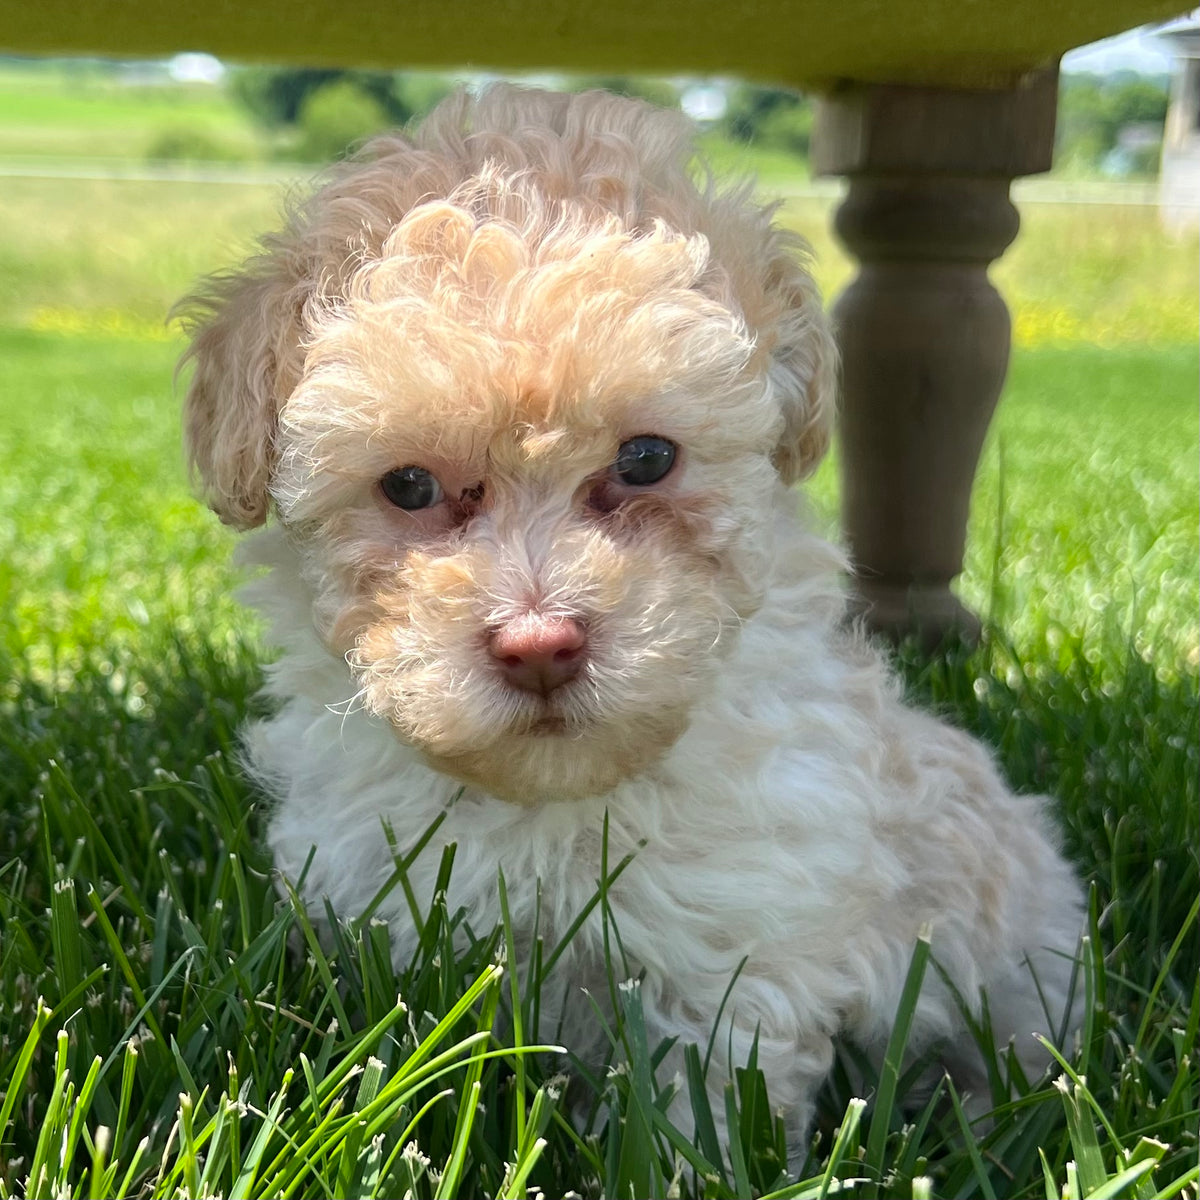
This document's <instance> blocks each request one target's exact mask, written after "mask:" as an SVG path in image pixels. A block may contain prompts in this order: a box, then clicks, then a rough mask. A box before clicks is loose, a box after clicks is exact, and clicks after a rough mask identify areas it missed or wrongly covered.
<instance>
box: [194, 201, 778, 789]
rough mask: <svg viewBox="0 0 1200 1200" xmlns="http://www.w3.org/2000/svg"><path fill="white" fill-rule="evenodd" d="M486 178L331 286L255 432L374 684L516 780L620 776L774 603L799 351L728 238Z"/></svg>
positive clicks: (331, 644)
mask: <svg viewBox="0 0 1200 1200" xmlns="http://www.w3.org/2000/svg"><path fill="white" fill-rule="evenodd" d="M468 192H470V194H469V195H468V194H467V193H464V192H462V191H461V189H460V192H459V193H458V194H457V195H453V194H452V195H451V197H450V199H448V200H445V201H426V202H424V203H420V204H417V205H415V206H413V207H412V208H410V209H409V210H408V211H407V212H405V213H404V214H403V215H402V216H400V217H399V218H398V219H397V220H396V221H395V222H394V223H392V224H391V227H390V228H389V229H388V231H387V233H386V236H384V237H383V238H382V240H381V241H380V243H379V244H378V245H377V246H376V247H374V248H373V249H372V251H371V252H370V253H369V254H363V255H361V256H360V258H359V260H358V261H356V262H355V263H354V265H353V266H352V268H350V269H347V270H345V271H344V272H343V275H342V277H341V279H340V280H339V282H338V285H337V287H336V288H332V289H328V290H326V291H325V292H324V293H323V294H321V295H320V296H319V297H315V298H314V294H313V293H309V294H308V295H306V296H305V297H304V304H303V309H302V315H301V317H300V330H299V334H298V335H297V333H296V332H295V331H292V332H291V333H290V334H288V335H287V336H288V337H289V338H290V339H291V340H290V342H289V343H288V344H286V345H280V344H278V343H277V344H276V346H275V348H274V349H273V351H272V362H273V366H274V369H275V372H276V380H277V381H278V380H279V379H281V378H282V377H283V376H284V375H285V369H284V364H283V363H282V362H281V359H282V358H283V356H284V355H285V354H287V353H288V352H289V347H290V346H291V345H292V344H294V345H295V346H297V347H301V348H302V350H301V352H300V353H299V354H297V355H295V357H294V359H293V361H294V363H295V365H294V366H293V367H292V368H291V371H292V376H291V378H289V379H288V380H287V383H286V385H284V386H280V385H279V383H278V382H276V389H277V400H276V403H275V406H274V409H273V413H272V418H273V419H272V425H271V432H270V437H269V448H266V449H264V448H261V447H260V448H258V449H257V450H256V454H257V457H258V458H259V459H265V468H264V469H265V475H266V478H265V488H266V491H267V492H268V493H269V496H270V499H271V503H272V505H273V507H274V509H275V511H276V513H277V515H278V517H279V519H280V521H281V522H282V523H283V524H284V525H285V526H286V527H287V528H288V530H289V531H290V534H291V537H292V540H293V543H294V545H295V546H296V548H297V551H298V553H299V554H300V556H301V558H302V562H303V570H304V576H305V579H306V581H307V583H308V584H309V587H310V589H311V591H312V594H313V596H314V602H313V621H314V625H315V628H316V630H317V632H318V634H319V636H320V637H321V639H322V640H323V642H324V643H325V645H326V646H327V647H328V648H329V650H330V651H331V652H332V653H334V654H336V655H339V656H344V657H345V658H346V660H347V662H348V663H349V664H350V667H351V669H352V672H353V674H354V677H355V681H356V684H357V687H358V689H359V697H360V699H361V702H362V704H363V705H364V706H365V707H366V708H367V709H369V710H370V711H371V712H372V713H373V714H375V715H377V716H378V717H381V718H382V719H384V720H386V721H388V722H390V724H391V725H392V726H393V727H394V729H395V730H396V732H397V734H398V735H399V736H400V737H401V738H403V739H404V740H405V741H407V742H409V743H411V744H413V745H414V746H416V747H418V748H419V749H420V750H421V751H422V752H423V753H424V755H425V756H426V758H427V759H428V760H429V761H430V763H431V764H432V765H434V766H435V767H437V768H439V769H441V770H443V771H445V772H447V773H448V774H451V775H453V776H455V777H457V778H459V779H462V780H464V781H466V782H469V783H472V784H475V785H478V786H480V787H482V788H484V789H485V790H487V791H489V792H491V793H493V794H495V795H499V796H502V797H505V798H508V799H510V800H513V801H516V802H535V801H540V800H544V799H557V798H563V799H565V798H571V797H578V796H584V795H593V794H599V793H602V792H604V791H607V790H610V789H611V788H612V787H613V786H615V785H616V784H617V783H619V782H620V781H621V780H622V779H625V778H628V777H630V776H632V775H634V774H636V773H638V772H639V771H641V770H642V769H644V768H645V767H647V766H648V765H649V764H651V763H653V762H654V760H655V759H657V758H658V757H660V756H661V755H662V754H663V752H664V751H665V750H666V749H667V748H668V747H669V746H670V745H671V744H672V743H673V742H674V741H675V739H676V738H677V737H678V736H679V734H680V732H681V731H682V730H683V729H684V727H685V726H686V724H687V720H688V714H689V711H690V709H691V707H692V706H693V705H694V704H695V703H696V701H697V700H698V699H699V698H700V697H702V696H703V695H704V694H705V692H706V690H707V689H709V688H711V686H712V683H713V679H714V674H715V672H716V671H718V670H719V669H720V665H721V662H722V660H723V658H724V657H725V656H726V654H727V653H728V651H729V648H730V646H731V645H732V642H733V640H734V637H735V634H736V630H737V628H738V626H739V624H740V623H741V622H742V621H743V620H744V619H746V618H747V617H749V616H750V615H752V614H753V613H754V611H755V610H756V608H757V607H758V605H759V603H760V602H761V597H762V588H763V586H764V582H765V580H766V578H767V576H768V574H769V565H770V544H769V524H770V514H771V510H772V507H773V502H772V496H773V493H774V492H775V490H776V489H777V488H778V486H779V472H778V469H777V467H778V463H779V459H780V443H781V438H782V437H783V436H784V431H785V427H786V426H787V414H786V413H785V412H784V409H783V406H782V405H781V403H780V399H779V395H778V392H779V386H778V379H777V376H778V359H777V358H773V357H772V355H771V354H770V349H771V346H770V341H771V339H770V338H765V337H764V336H763V335H762V332H761V331H759V330H755V329H753V328H751V326H750V324H749V322H748V320H747V316H746V312H745V306H744V304H742V303H741V302H740V301H739V300H738V298H737V297H736V294H735V290H734V283H733V281H732V275H731V272H730V270H729V269H727V268H726V266H725V265H724V264H722V263H721V262H719V261H716V259H715V258H714V255H713V253H712V248H711V243H710V241H709V239H707V238H705V237H703V236H699V235H698V234H696V233H694V232H693V233H684V232H681V231H679V230H678V229H673V228H671V227H669V226H668V225H666V224H665V223H663V222H661V221H657V222H653V223H650V224H648V225H643V227H641V228H637V229H631V228H630V227H629V223H628V222H627V221H625V220H622V219H621V218H619V217H618V216H617V215H615V214H604V213H598V212H597V210H596V207H595V206H594V205H592V204H575V203H573V202H570V201H565V202H561V203H559V204H557V205H556V206H555V208H554V209H553V214H552V219H550V220H546V219H545V216H544V214H543V215H542V216H541V217H540V218H539V219H538V221H536V222H530V221H528V220H527V221H525V222H524V223H520V222H513V221H511V220H507V219H503V218H501V217H497V216H496V215H495V214H493V213H489V212H487V211H481V210H484V209H485V208H486V206H484V205H481V203H480V198H479V192H478V190H475V191H473V192H471V190H470V189H468ZM294 301H295V297H294V296H293V297H292V302H293V306H294ZM261 307H262V306H261V304H260V309H261ZM211 328H212V327H211V326H210V327H209V330H206V331H205V333H207V332H209V331H211ZM243 333H244V327H243ZM201 336H202V338H203V336H204V334H202V335H201ZM271 337H278V334H277V332H276V331H272V332H270V333H269V334H268V340H270V338H271ZM205 366H206V364H205V362H204V361H203V360H202V361H201V371H200V372H198V378H199V376H200V375H202V373H203V371H204V369H205ZM773 371H774V375H773ZM194 390H195V385H194ZM195 420H196V414H195V412H193V427H194V425H195ZM218 434H219V435H220V436H225V437H230V436H232V437H233V438H234V439H235V440H236V439H237V438H239V437H244V435H241V434H237V433H234V434H232V435H231V434H230V433H229V431H228V429H227V428H226V427H224V426H222V427H221V429H219V430H218ZM193 436H195V433H194V428H193ZM236 449H238V450H239V451H240V452H242V453H243V454H244V451H245V448H244V447H241V446H238V447H236ZM230 453H232V450H231V451H230ZM202 466H203V464H202ZM243 490H244V489H243ZM242 523H248V522H244V521H243V522H242ZM330 699H331V700H336V699H340V698H338V697H331V698H330Z"/></svg>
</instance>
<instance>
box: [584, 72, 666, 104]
mask: <svg viewBox="0 0 1200 1200" xmlns="http://www.w3.org/2000/svg"><path fill="white" fill-rule="evenodd" d="M566 86H567V88H568V90H570V91H572V92H587V91H591V90H592V89H593V88H602V89H603V90H604V91H606V92H615V93H616V94H617V95H618V96H632V97H634V98H635V99H637V100H648V101H649V102H650V103H651V104H657V105H659V106H660V107H662V108H675V107H677V105H678V104H679V88H678V87H677V86H676V85H675V84H673V83H672V82H671V81H670V80H667V79H656V78H653V77H651V76H646V75H573V76H571V77H570V79H569V80H568V81H567V84H566Z"/></svg>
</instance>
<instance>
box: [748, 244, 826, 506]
mask: <svg viewBox="0 0 1200 1200" xmlns="http://www.w3.org/2000/svg"><path fill="white" fill-rule="evenodd" d="M772 241H773V246H772V250H773V253H772V256H771V258H770V261H769V266H768V273H767V280H766V289H767V293H768V295H769V296H770V297H771V299H772V300H773V301H774V303H773V304H772V306H771V307H772V308H774V309H775V311H776V313H777V314H778V315H777V317H776V320H775V341H774V345H773V346H772V347H771V352H770V353H771V360H770V366H769V367H768V370H767V375H768V378H769V379H770V381H771V387H772V391H773V394H774V396H775V402H776V403H777V404H778V405H779V407H780V409H781V410H782V412H783V434H782V436H781V437H780V439H779V445H778V446H777V447H776V448H775V454H774V456H773V461H774V463H775V467H776V469H777V470H778V471H779V474H780V476H781V477H782V478H783V481H784V483H788V484H791V483H795V482H797V481H798V480H800V479H804V478H805V477H806V476H808V475H810V474H811V473H812V472H813V470H815V468H816V466H817V464H818V463H819V462H820V461H821V459H822V458H823V457H824V456H825V451H826V450H828V449H829V439H830V437H831V435H832V433H833V423H834V417H835V415H836V411H837V377H838V352H837V344H836V343H835V342H834V340H833V332H832V330H831V328H830V325H829V318H828V317H827V316H826V314H825V309H824V306H823V305H822V303H821V295H820V292H819V291H818V290H817V285H816V284H815V283H814V282H813V278H812V276H811V275H810V274H809V273H808V271H807V270H806V269H805V267H804V260H805V258H806V257H807V254H808V247H807V246H806V245H805V243H804V242H803V241H802V240H801V239H800V238H798V237H793V236H792V235H791V234H788V233H785V232H783V231H780V230H773V231H772Z"/></svg>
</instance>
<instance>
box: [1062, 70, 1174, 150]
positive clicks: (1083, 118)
mask: <svg viewBox="0 0 1200 1200" xmlns="http://www.w3.org/2000/svg"><path fill="white" fill-rule="evenodd" d="M1168 98H1169V91H1168V84H1167V81H1166V80H1165V79H1156V78H1147V77H1145V76H1140V75H1135V74H1133V73H1132V72H1120V73H1118V74H1116V75H1064V76H1063V79H1062V83H1061V85H1060V90H1059V100H1058V128H1057V133H1056V136H1055V142H1056V151H1057V158H1058V161H1059V162H1060V163H1061V164H1063V165H1075V166H1077V167H1083V168H1084V169H1087V170H1095V169H1096V168H1097V167H1098V166H1099V164H1100V163H1101V161H1102V160H1103V159H1104V157H1105V156H1106V155H1107V154H1109V153H1110V152H1111V151H1112V150H1113V148H1114V147H1115V146H1116V144H1117V138H1118V136H1119V134H1120V132H1121V129H1122V128H1123V127H1124V126H1126V125H1130V124H1134V123H1138V124H1142V123H1145V124H1153V125H1157V126H1159V127H1161V126H1162V124H1163V122H1164V121H1165V120H1166V116H1167V102H1168Z"/></svg>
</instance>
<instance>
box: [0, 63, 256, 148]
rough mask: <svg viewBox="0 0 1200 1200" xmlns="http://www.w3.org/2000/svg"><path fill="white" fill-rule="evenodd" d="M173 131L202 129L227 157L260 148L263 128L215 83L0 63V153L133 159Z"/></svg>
mask: <svg viewBox="0 0 1200 1200" xmlns="http://www.w3.org/2000/svg"><path fill="white" fill-rule="evenodd" d="M179 130H187V131H194V132H197V133H202V134H204V135H206V136H207V137H208V138H209V139H211V140H212V141H213V142H214V144H217V145H219V146H221V147H222V148H223V150H224V151H225V156H226V157H228V158H229V159H232V160H238V159H248V158H253V157H258V156H259V155H260V154H261V153H262V149H263V146H262V143H263V138H262V136H261V134H259V133H258V131H256V130H255V129H254V128H253V126H252V125H251V123H250V121H249V120H248V119H247V117H246V114H245V111H244V110H243V109H242V108H241V106H240V105H239V104H238V103H237V101H236V100H235V99H234V98H233V97H232V96H231V95H229V94H228V93H226V92H225V91H224V90H221V89H217V88H214V87H206V86H204V85H202V84H190V85H185V84H178V83H161V84H154V83H149V84H138V85H129V84H124V83H122V82H120V81H119V80H117V79H114V78H113V77H112V76H111V75H110V74H108V73H107V72H105V71H102V70H93V71H89V70H86V69H80V68H78V67H75V68H72V69H67V68H63V67H57V66H41V67H38V68H32V67H13V66H12V65H11V64H8V65H6V66H5V67H3V68H0V156H11V157H16V158H26V157H33V158H126V159H132V160H134V161H136V160H139V159H144V158H146V157H147V155H148V154H149V153H150V152H151V150H152V149H153V147H154V146H155V144H156V143H157V142H158V141H159V139H160V138H161V137H162V136H163V134H164V133H168V132H173V131H179Z"/></svg>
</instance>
